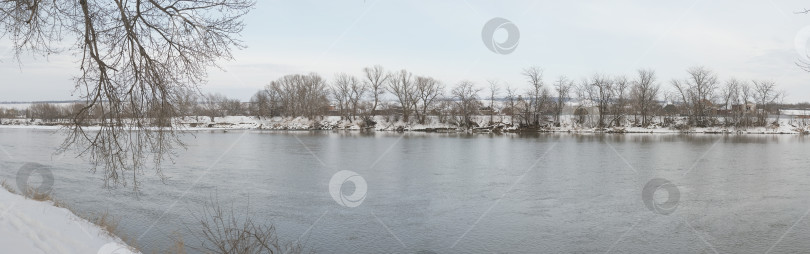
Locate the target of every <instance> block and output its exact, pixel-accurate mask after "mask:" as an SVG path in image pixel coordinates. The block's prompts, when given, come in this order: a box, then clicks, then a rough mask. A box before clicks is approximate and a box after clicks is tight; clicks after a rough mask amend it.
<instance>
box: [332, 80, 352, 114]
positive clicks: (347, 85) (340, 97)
mask: <svg viewBox="0 0 810 254" xmlns="http://www.w3.org/2000/svg"><path fill="white" fill-rule="evenodd" d="M352 78H353V77H351V76H349V75H348V74H346V73H340V74H337V75H335V82H333V84H332V88H331V93H332V98H334V99H335V101H336V102H337V104H338V105H337V106H338V113H339V114H340V119H341V120H343V119H348V120H349V121H351V119H350V118H349V116H348V115H349V114H348V111H349V110H348V108H349V104H350V102H349V98H350V96H351V85H352V83H353V82H355V83H356V80H352Z"/></svg>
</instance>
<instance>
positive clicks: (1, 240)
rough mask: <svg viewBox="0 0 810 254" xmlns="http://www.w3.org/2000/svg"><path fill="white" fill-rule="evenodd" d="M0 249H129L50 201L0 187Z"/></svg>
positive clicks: (103, 253)
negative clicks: (38, 199) (28, 196)
mask: <svg viewBox="0 0 810 254" xmlns="http://www.w3.org/2000/svg"><path fill="white" fill-rule="evenodd" d="M0 252H2V253H82V254H84V253H99V254H112V253H116V254H125V253H138V252H133V250H132V249H131V248H129V247H128V246H127V245H126V244H124V243H123V242H122V241H121V239H119V238H117V237H114V236H111V235H110V234H109V233H107V232H105V231H104V230H103V229H101V228H100V227H99V226H97V225H95V224H93V223H91V222H89V221H87V220H85V219H82V218H80V217H78V216H76V215H75V214H73V213H72V212H71V211H70V210H68V209H65V208H60V207H56V206H54V205H53V202H51V201H35V200H31V199H26V198H25V197H23V196H20V195H17V194H13V193H10V192H8V191H7V190H5V189H3V188H0Z"/></svg>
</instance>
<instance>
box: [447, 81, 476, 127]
mask: <svg viewBox="0 0 810 254" xmlns="http://www.w3.org/2000/svg"><path fill="white" fill-rule="evenodd" d="M480 91H481V89H480V88H476V87H475V84H473V83H472V82H470V81H461V82H460V83H458V85H456V86H455V87H454V88H453V90H452V91H451V92H450V93H451V94H452V95H453V97H454V99H455V108H456V110H455V111H456V114H455V115H456V116H457V117H459V119H458V120H456V123H457V124H458V126H461V127H465V128H467V129H469V128H471V127H473V124H474V122H473V121H472V115H473V114H475V112H477V111H478V106H479V104H480V102H479V101H478V92H480Z"/></svg>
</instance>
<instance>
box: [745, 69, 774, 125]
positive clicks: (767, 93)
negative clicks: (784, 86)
mask: <svg viewBox="0 0 810 254" xmlns="http://www.w3.org/2000/svg"><path fill="white" fill-rule="evenodd" d="M751 83H752V84H754V87H753V89H754V94H753V95H754V99H755V102H756V103H757V107H759V108H758V110H760V109H761V111H760V112H757V124H759V125H765V124H766V120H767V118H768V106H769V105H771V104H773V103H774V102H776V100H777V99H778V98H779V95H780V94H779V92H778V91H776V82H773V81H770V80H754V81H751Z"/></svg>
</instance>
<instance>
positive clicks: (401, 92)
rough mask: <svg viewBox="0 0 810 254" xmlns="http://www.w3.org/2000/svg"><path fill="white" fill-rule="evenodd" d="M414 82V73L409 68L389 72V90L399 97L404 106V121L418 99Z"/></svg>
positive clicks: (406, 120) (401, 104)
mask: <svg viewBox="0 0 810 254" xmlns="http://www.w3.org/2000/svg"><path fill="white" fill-rule="evenodd" d="M413 83H414V82H413V74H412V73H410V72H408V71H407V70H401V71H399V72H396V73H392V74H389V77H388V91H389V92H391V93H392V94H394V96H396V97H397V100H398V101H399V104H400V106H401V107H402V121H403V122H406V123H407V122H408V120H409V119H408V118H409V116H410V115H411V111H412V110H413V105H414V100H415V99H416V88H415V87H414V84H413Z"/></svg>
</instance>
